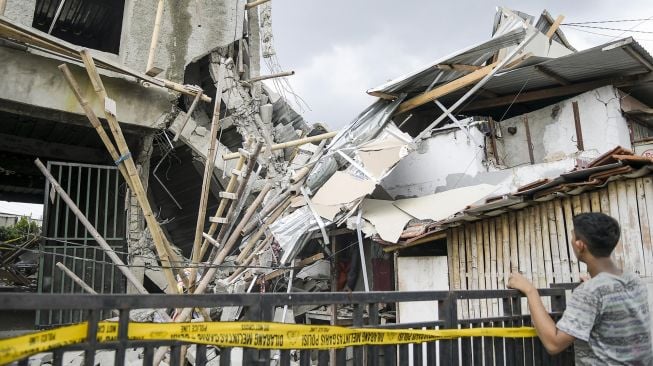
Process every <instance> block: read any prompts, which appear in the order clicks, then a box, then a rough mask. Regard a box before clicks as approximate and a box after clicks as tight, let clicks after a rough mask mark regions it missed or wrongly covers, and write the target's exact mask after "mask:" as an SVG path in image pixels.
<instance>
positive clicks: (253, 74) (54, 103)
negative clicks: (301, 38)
mask: <svg viewBox="0 0 653 366" xmlns="http://www.w3.org/2000/svg"><path fill="white" fill-rule="evenodd" d="M57 4H60V3H59V2H56V1H48V0H28V1H23V0H21V1H18V0H8V1H7V3H6V9H5V13H4V16H2V17H0V37H1V40H0V41H1V42H2V43H0V60H1V62H0V68H1V69H2V70H0V72H2V73H3V75H5V76H3V85H5V86H6V87H4V88H1V89H0V115H1V116H2V123H0V141H2V144H0V154H1V156H2V160H1V162H0V167H1V168H2V170H0V174H2V183H0V199H3V200H10V201H24V202H42V203H44V206H45V216H44V226H43V235H42V236H43V237H42V240H41V243H40V244H39V245H40V246H39V247H38V251H39V252H40V253H41V258H40V263H39V266H40V267H39V273H38V291H39V292H43V293H70V292H82V291H83V290H82V288H81V287H79V286H77V285H75V284H74V281H73V280H72V278H71V276H70V275H69V274H67V272H65V271H63V270H62V266H60V265H59V264H58V263H57V262H61V264H62V265H63V267H67V269H68V270H69V271H70V272H72V273H73V274H75V275H76V276H78V277H80V278H81V279H82V281H85V282H87V284H88V285H90V287H92V288H93V289H94V291H97V292H99V293H160V292H165V293H169V294H174V293H203V292H214V293H246V292H288V293H290V292H310V291H315V292H329V291H330V292H336V291H347V290H351V291H413V290H454V289H455V290H458V289H461V290H464V289H470V290H478V289H487V290H491V289H503V288H505V284H506V281H507V276H508V275H509V273H510V272H511V271H515V270H519V271H522V272H523V273H525V274H526V276H527V277H529V278H530V279H532V280H533V281H534V282H535V283H536V284H537V286H538V287H542V288H546V287H551V286H555V285H560V284H568V283H572V282H578V281H579V279H580V276H581V275H582V274H583V273H584V272H585V271H586V268H584V267H583V265H582V263H578V262H577V261H576V259H575V258H574V256H573V252H571V250H570V246H569V242H570V240H571V229H572V227H571V218H572V216H573V215H575V214H578V213H581V212H591V211H596V212H605V213H608V214H610V215H612V216H613V217H615V218H617V219H618V220H619V221H620V222H621V224H622V231H623V232H622V241H621V244H620V246H619V247H618V249H617V251H616V252H615V259H616V260H617V262H618V263H620V264H621V265H622V266H624V267H628V268H632V269H633V270H634V271H635V272H636V273H638V274H639V275H640V276H642V277H644V278H647V279H651V278H653V242H652V239H651V237H652V236H651V230H652V229H651V228H652V227H653V178H652V177H651V170H652V169H653V160H652V156H653V142H652V141H653V125H651V113H653V110H652V109H651V107H649V106H651V105H653V84H651V80H653V79H651V71H653V58H652V57H651V56H650V55H649V54H648V53H647V51H646V50H645V49H644V48H643V47H641V46H640V45H639V44H638V43H637V42H636V41H635V40H634V39H632V38H625V39H621V40H617V41H613V42H609V43H606V44H603V45H599V46H597V47H594V48H590V49H587V50H582V51H578V50H576V49H574V48H573V47H572V46H571V45H570V44H569V42H568V41H567V39H566V37H565V36H564V34H563V32H562V31H561V30H560V29H559V24H560V19H553V18H552V17H551V16H550V15H549V14H548V12H546V11H545V12H543V13H542V14H541V16H539V17H538V18H536V17H533V16H530V15H528V14H524V13H521V12H517V11H512V10H510V9H506V8H499V9H498V10H497V14H496V16H495V20H494V24H493V28H492V29H493V32H492V34H491V37H490V39H489V40H488V41H486V42H483V43H480V44H477V45H472V46H469V47H466V48H464V49H462V50H461V51H457V52H454V53H452V54H450V55H448V56H445V57H443V58H442V59H440V60H437V61H435V62H433V63H432V64H430V65H428V66H426V67H424V68H422V69H420V70H417V71H415V72H413V73H410V74H408V75H404V76H400V77H398V78H397V79H395V80H392V81H390V82H388V83H385V84H383V85H381V86H379V87H376V88H373V89H370V90H368V91H367V92H368V94H370V95H372V96H375V97H378V100H376V101H375V102H374V103H373V104H372V105H370V106H369V107H368V108H367V109H365V110H364V111H362V112H361V113H360V114H359V115H358V116H357V117H356V118H355V119H354V120H352V121H351V122H350V123H349V124H347V125H346V126H345V127H344V128H342V129H341V130H340V131H335V132H328V131H327V129H326V128H325V127H324V126H322V125H319V124H315V125H312V124H310V123H307V122H306V121H304V120H303V118H302V117H301V115H300V114H299V113H297V112H296V111H295V110H294V109H293V108H292V107H291V104H293V103H291V102H290V101H289V100H290V99H291V96H292V90H291V89H290V87H289V85H288V84H287V82H286V81H285V79H283V77H285V76H289V75H291V74H292V72H288V71H283V69H282V68H281V66H280V65H279V63H278V60H277V59H276V57H275V53H274V45H273V37H272V33H271V19H272V18H271V5H270V3H268V2H265V1H260V0H259V1H253V2H252V1H250V2H249V3H248V2H246V1H244V0H220V1H208V0H207V1H203V0H202V1H194V2H190V1H183V2H179V4H175V5H174V9H173V8H172V6H173V5H171V4H170V3H169V2H162V1H160V2H157V1H154V0H148V1H135V0H124V1H115V4H113V5H116V6H117V5H120V6H122V8H121V9H122V10H121V11H118V10H116V9H117V7H116V6H114V7H110V6H109V7H107V6H104V5H101V4H102V3H101V2H95V1H82V0H76V1H67V2H66V3H65V5H63V6H61V7H57ZM162 4H163V5H162ZM180 4H181V5H180ZM209 10H210V11H209ZM84 13H87V14H91V13H93V14H100V15H101V16H98V17H96V18H92V17H91V18H88V17H87V18H84V17H80V16H79V14H84ZM107 19H108V20H107ZM106 35H111V36H106ZM152 40H154V41H152ZM261 60H263V61H264V62H265V63H266V64H267V68H268V70H270V72H272V74H271V75H263V76H261ZM62 63H64V64H66V65H67V66H60V65H61V64H62ZM96 66H97V68H96ZM136 70H138V71H136ZM62 72H63V74H62ZM96 72H98V73H99V74H96ZM100 75H101V77H100ZM265 79H270V80H272V82H271V83H268V84H264V83H263V82H262V81H263V80H265ZM216 101H217V102H216ZM98 118H101V119H102V120H101V121H100V120H99V119H98ZM89 121H90V123H89ZM95 121H97V123H95ZM98 126H99V127H98ZM103 126H106V127H104V128H103ZM105 130H106V131H109V132H101V131H105ZM103 133H104V134H105V136H106V137H107V138H106V139H104V138H103V137H102V134H103ZM108 133H110V134H111V138H109V137H108ZM98 136H99V138H98ZM114 141H115V145H114ZM121 141H122V142H121ZM112 148H113V149H114V151H113V153H111V149H112ZM107 150H109V153H107ZM114 155H115V156H114ZM35 158H39V159H41V160H43V161H44V162H45V163H46V165H47V167H46V166H44V165H43V166H42V168H40V167H37V166H35V165H34V163H33V160H34V159H35ZM206 162H210V163H208V164H207V163H206ZM44 175H45V178H44ZM59 185H60V187H59V188H57V186H59ZM65 196H68V197H69V198H70V201H72V202H73V204H74V205H71V204H70V203H69V202H67V201H65V200H64V197H65ZM72 206H75V207H77V208H78V209H77V210H75V209H73V207H72ZM76 211H77V212H76ZM80 213H81V216H84V217H86V218H87V219H88V220H87V221H88V222H89V224H82V223H81V221H83V220H81V218H80ZM89 225H90V226H92V227H93V228H94V229H95V230H96V231H97V234H98V235H92V230H91V229H90V228H89ZM99 237H101V238H99ZM101 241H103V242H104V243H100V242H101ZM98 245H99V247H98ZM109 252H112V253H113V254H114V255H115V256H117V257H116V258H117V259H116V258H114V257H111V258H109V255H108V253H109ZM120 261H122V262H124V263H125V264H126V265H124V266H123V265H117V263H122V262H120ZM125 268H127V269H125ZM127 272H128V273H127ZM125 277H127V279H128V281H126V280H125ZM651 293H653V291H652V292H651ZM386 305H387V306H386V307H385V308H384V309H382V311H381V317H382V318H383V321H384V322H385V321H387V322H399V323H412V322H419V321H427V320H435V319H437V316H438V313H437V311H433V309H432V304H424V303H420V304H417V303H403V304H400V305H399V306H396V307H395V305H394V304H386ZM547 306H550V304H547ZM524 308H525V307H524ZM242 310H243V309H242V308H241V307H236V306H233V307H224V308H219V309H216V308H213V309H199V310H197V311H194V310H192V309H186V310H183V311H181V310H180V311H179V312H178V313H173V314H172V315H170V314H167V313H159V312H157V311H152V312H151V313H150V314H148V315H147V316H149V317H150V318H152V319H157V320H161V319H163V320H171V319H174V320H175V321H184V320H188V319H203V320H222V321H231V320H240V319H245V318H247V314H244V313H243V311H242ZM278 310H279V311H278V314H275V320H277V321H281V322H295V321H298V322H306V323H330V324H346V325H348V324H351V319H352V314H351V313H352V312H351V309H349V308H348V307H347V306H340V307H337V306H329V307H318V306H303V305H302V306H291V307H288V306H286V307H285V308H280V309H278ZM457 311H458V318H460V319H468V318H478V317H479V316H482V317H485V316H499V315H501V314H502V311H503V310H502V309H501V308H500V306H499V305H498V303H497V302H496V301H495V302H492V301H485V300H469V301H468V302H467V303H465V306H461V307H459V308H458V309H457ZM80 316H81V315H80V314H77V313H75V312H72V311H71V312H68V313H66V312H58V313H57V312H51V313H39V314H38V315H37V325H39V326H49V325H56V324H65V323H71V322H74V321H77V320H79V319H80V318H79V317H80ZM166 317H168V319H166ZM431 318H433V319H431Z"/></svg>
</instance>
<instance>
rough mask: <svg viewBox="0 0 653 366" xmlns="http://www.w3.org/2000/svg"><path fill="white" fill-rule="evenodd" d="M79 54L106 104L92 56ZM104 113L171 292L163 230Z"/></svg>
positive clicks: (111, 120)
mask: <svg viewBox="0 0 653 366" xmlns="http://www.w3.org/2000/svg"><path fill="white" fill-rule="evenodd" d="M80 56H81V58H82V60H83V61H84V66H85V67H86V72H87V73H88V76H89V78H90V79H91V83H92V84H93V88H94V89H95V92H96V94H97V95H98V97H99V98H100V100H101V101H102V102H103V104H104V105H106V104H107V101H108V100H109V97H108V96H107V92H106V89H105V88H104V85H103V84H102V79H101V78H100V75H99V74H98V72H97V69H96V67H95V62H94V61H93V57H91V55H90V53H89V52H88V51H87V50H82V51H81V52H80ZM104 115H105V117H106V120H107V122H108V123H109V128H110V130H111V133H112V135H113V139H114V140H115V142H116V145H117V146H118V152H119V153H120V154H121V157H120V158H119V159H124V161H123V162H122V163H120V162H118V160H116V161H117V165H124V166H125V168H126V170H127V173H128V176H129V180H130V181H131V182H132V188H133V191H134V194H135V195H136V199H137V200H138V203H139V205H140V206H141V209H142V210H143V216H145V221H146V222H147V226H148V227H149V228H150V232H151V234H152V239H153V241H154V246H155V248H156V251H157V255H158V256H159V260H160V261H161V265H162V266H163V267H164V268H163V273H164V275H165V277H166V280H167V282H168V285H169V286H170V287H171V290H172V291H173V292H178V290H177V281H176V280H175V276H174V274H173V273H172V269H171V268H172V266H171V265H170V259H169V254H168V248H167V245H166V242H165V241H164V239H163V232H162V231H161V228H160V227H159V223H158V222H157V221H156V218H155V217H154V213H153V212H152V207H151V206H150V202H149V201H148V200H147V194H146V193H145V189H144V188H143V183H142V182H141V179H140V176H139V175H138V170H137V169H136V166H135V165H134V159H133V158H132V156H131V152H130V151H129V147H128V146H127V142H126V141H125V137H124V135H123V134H122V130H121V129H120V125H119V123H118V120H117V119H116V117H115V116H114V115H113V114H111V112H108V111H106V108H105V113H104Z"/></svg>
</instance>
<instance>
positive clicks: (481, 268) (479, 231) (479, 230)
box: [474, 221, 487, 318]
mask: <svg viewBox="0 0 653 366" xmlns="http://www.w3.org/2000/svg"><path fill="white" fill-rule="evenodd" d="M474 229H475V230H474V231H475V233H476V248H477V249H476V254H477V263H478V289H479V290H485V248H484V245H483V242H484V240H483V225H482V223H481V221H477V222H475V223H474ZM480 306H481V317H483V318H484V317H486V316H487V299H481V301H480Z"/></svg>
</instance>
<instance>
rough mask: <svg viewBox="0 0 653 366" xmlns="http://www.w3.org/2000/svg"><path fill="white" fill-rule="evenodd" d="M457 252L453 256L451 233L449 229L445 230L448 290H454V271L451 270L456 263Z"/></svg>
mask: <svg viewBox="0 0 653 366" xmlns="http://www.w3.org/2000/svg"><path fill="white" fill-rule="evenodd" d="M457 252H458V250H456V253H455V254H454V245H453V233H452V230H451V229H449V230H447V268H448V271H447V273H448V274H449V288H450V289H455V288H456V284H455V281H454V275H455V271H454V268H453V262H454V261H458V255H457V254H458V253H457Z"/></svg>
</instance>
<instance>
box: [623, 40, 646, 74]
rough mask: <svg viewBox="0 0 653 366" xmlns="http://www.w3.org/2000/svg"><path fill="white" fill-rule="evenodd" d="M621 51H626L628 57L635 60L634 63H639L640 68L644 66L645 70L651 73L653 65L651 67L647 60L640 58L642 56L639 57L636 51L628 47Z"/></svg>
mask: <svg viewBox="0 0 653 366" xmlns="http://www.w3.org/2000/svg"><path fill="white" fill-rule="evenodd" d="M623 50H624V51H626V53H627V54H628V55H629V56H630V57H632V58H633V59H635V61H637V62H639V63H640V64H642V66H644V67H645V68H647V69H648V70H649V71H653V65H652V64H651V63H650V62H649V61H648V60H647V59H645V58H644V57H642V55H641V54H640V53H639V52H637V51H635V50H634V49H632V48H631V47H630V45H628V46H625V47H623Z"/></svg>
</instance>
